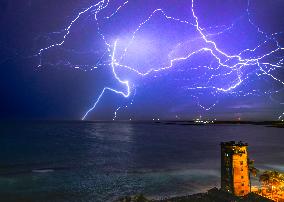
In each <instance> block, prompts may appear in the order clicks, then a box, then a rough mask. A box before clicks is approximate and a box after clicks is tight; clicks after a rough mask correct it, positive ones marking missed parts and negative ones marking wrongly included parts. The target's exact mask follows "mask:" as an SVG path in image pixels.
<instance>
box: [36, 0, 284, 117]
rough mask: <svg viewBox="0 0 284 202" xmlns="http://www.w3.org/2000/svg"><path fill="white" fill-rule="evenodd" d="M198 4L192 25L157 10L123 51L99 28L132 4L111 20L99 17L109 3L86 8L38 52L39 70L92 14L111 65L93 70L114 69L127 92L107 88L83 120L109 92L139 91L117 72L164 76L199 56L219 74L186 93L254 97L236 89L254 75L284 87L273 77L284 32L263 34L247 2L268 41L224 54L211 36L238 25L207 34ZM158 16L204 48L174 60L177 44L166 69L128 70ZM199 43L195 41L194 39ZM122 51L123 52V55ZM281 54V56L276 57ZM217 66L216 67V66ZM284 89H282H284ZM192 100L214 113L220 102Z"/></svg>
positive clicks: (282, 58) (125, 94) (279, 65)
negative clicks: (141, 36) (135, 47)
mask: <svg viewBox="0 0 284 202" xmlns="http://www.w3.org/2000/svg"><path fill="white" fill-rule="evenodd" d="M195 1H197V0H192V1H191V8H190V11H191V13H190V14H191V16H192V17H193V22H189V21H187V20H183V19H179V18H176V17H173V16H169V15H167V14H166V12H165V11H164V10H163V9H160V8H157V9H155V10H154V11H153V12H152V13H151V14H150V15H149V17H147V18H145V20H144V21H142V22H141V23H140V24H138V25H137V29H136V30H135V31H134V32H133V33H132V34H131V36H132V37H131V39H130V40H129V41H128V43H127V45H126V46H125V47H123V45H120V39H119V38H117V39H115V41H114V42H110V41H107V39H106V37H105V35H104V33H103V31H102V30H101V28H100V22H101V20H104V21H107V20H109V19H111V18H112V17H114V16H115V15H116V14H118V13H119V12H121V11H122V10H123V9H126V8H125V7H126V6H127V4H128V3H129V2H128V1H125V2H124V3H122V4H121V5H120V6H119V7H118V8H116V9H115V11H114V12H113V13H111V14H110V15H108V16H103V17H101V16H99V14H100V13H101V11H103V10H104V9H106V8H108V6H109V3H110V0H101V1H99V2H98V3H96V4H94V5H91V6H90V7H88V8H86V9H85V10H83V11H82V12H80V13H78V15H77V16H76V17H75V18H74V20H72V21H71V22H70V24H69V25H68V26H67V27H66V28H65V29H64V32H65V34H64V36H63V40H62V41H60V42H58V43H55V44H52V45H50V46H48V47H45V48H42V49H40V50H39V52H38V56H39V58H40V62H39V65H38V66H39V67H41V66H42V65H43V63H42V58H43V55H44V53H45V52H46V51H48V50H49V49H52V48H55V47H59V46H63V45H64V44H65V41H66V39H67V38H68V37H70V35H71V31H72V30H71V29H72V27H73V26H74V24H76V23H77V21H78V20H79V19H80V18H81V17H82V16H83V15H84V14H86V13H89V12H90V13H92V14H93V15H94V20H95V22H96V24H97V32H98V34H99V36H100V37H101V39H102V40H103V41H104V44H105V47H106V52H105V53H104V55H102V57H101V58H103V57H104V56H105V55H107V54H108V57H109V61H110V62H109V63H104V62H101V59H100V60H99V61H98V62H97V64H96V65H93V67H95V68H97V67H99V66H109V67H111V71H112V75H113V77H114V79H116V80H117V81H118V82H119V83H120V84H122V85H123V86H124V87H125V89H124V90H122V91H121V90H117V89H114V88H110V87H104V88H103V90H102V91H101V93H100V94H99V96H98V98H96V100H95V102H94V104H93V106H91V107H90V109H89V110H87V112H86V113H85V114H84V115H83V117H82V120H85V119H86V118H87V117H88V115H89V114H90V112H92V111H93V110H94V109H95V108H96V106H97V105H98V103H99V102H100V101H101V100H102V99H103V96H104V95H105V94H106V93H107V92H112V93H116V94H118V95H121V96H123V97H124V98H129V97H130V95H131V94H132V93H133V92H136V89H135V88H134V86H135V84H134V83H131V82H130V81H129V80H127V79H122V78H121V77H120V76H119V74H118V73H117V68H119V69H125V70H127V71H129V72H132V73H135V74H136V75H138V76H140V77H146V76H149V75H151V74H154V73H157V72H162V71H165V70H168V69H171V68H175V65H176V64H177V63H178V62H182V61H187V60H189V59H190V58H192V57H194V56H196V55H200V54H204V53H206V54H210V55H211V57H212V58H213V63H214V64H215V65H213V64H210V65H209V66H206V68H207V69H208V70H211V71H216V72H217V73H216V74H211V75H210V76H209V77H208V80H207V83H206V85H204V84H202V85H199V84H198V83H197V84H195V85H194V86H190V87H188V88H187V90H189V91H193V90H194V91H200V90H206V89H209V90H211V92H212V94H213V95H215V94H221V93H227V94H236V95H238V96H240V95H241V96H248V95H255V94H257V92H256V90H251V91H250V92H248V93H247V92H246V93H244V92H242V91H241V90H239V91H237V89H238V88H239V87H240V86H241V85H242V84H243V83H244V82H245V81H246V80H248V79H249V78H250V76H251V75H252V74H253V75H257V76H258V77H264V76H265V77H268V78H269V79H271V80H273V81H275V82H277V83H279V84H280V85H283V87H284V81H282V80H281V78H277V76H275V75H274V74H273V72H274V71H275V70H277V69H279V68H283V63H284V53H281V51H284V48H283V47H282V46H281V45H280V43H279V42H278V41H277V39H276V38H277V36H278V35H281V34H282V32H277V33H273V34H268V33H265V32H264V31H263V30H261V29H260V28H259V27H258V26H257V25H256V24H255V23H254V22H253V20H252V19H251V13H250V9H249V7H250V1H249V0H248V5H247V9H246V16H245V17H247V20H248V22H249V23H250V24H251V25H252V26H253V27H254V28H255V30H256V32H257V33H258V34H260V35H262V36H264V37H265V38H266V40H265V41H261V42H260V43H259V44H258V45H256V46H255V47H252V48H247V49H244V50H242V51H241V52H239V53H237V54H229V53H226V51H224V50H222V49H221V48H219V46H218V44H217V43H216V42H215V41H214V40H212V39H211V37H212V36H222V34H224V33H226V32H228V31H229V30H231V29H232V28H233V27H234V26H235V24H236V23H235V22H234V23H232V24H231V25H229V26H221V27H219V28H222V30H221V31H218V32H215V33H214V32H211V33H208V32H209V31H208V30H211V29H212V28H210V27H209V28H203V27H201V25H200V21H199V18H198V16H197V14H196V10H195ZM155 15H162V16H163V17H164V18H165V20H167V21H172V22H174V23H180V24H184V25H187V26H189V27H191V28H194V30H195V31H196V32H197V33H198V40H202V43H203V44H204V45H203V46H202V47H201V48H198V49H197V50H194V51H189V52H187V54H186V55H183V56H172V55H175V54H174V53H175V49H177V48H180V47H182V46H183V45H184V43H187V42H184V43H179V44H176V46H175V47H174V49H173V50H172V51H171V52H169V54H168V64H167V65H163V66H161V67H155V68H150V69H148V70H146V71H141V70H140V68H139V64H137V66H136V67H133V66H129V65H126V64H124V63H123V62H122V61H123V59H124V58H125V57H126V56H127V54H128V50H129V47H130V46H131V45H132V44H133V42H134V41H135V39H136V36H137V33H138V32H139V31H140V30H141V29H142V28H143V27H144V26H145V25H146V24H147V23H148V22H149V21H150V20H151V19H152V18H153V16H155ZM241 18H243V16H241ZM193 40H196V39H193ZM269 42H272V43H274V44H275V47H274V49H272V50H269V51H265V52H263V53H261V54H259V52H257V51H258V50H259V49H261V48H262V47H263V46H265V45H266V44H267V43H269ZM121 49H122V51H120V50H121ZM247 53H255V55H254V56H252V54H250V55H247ZM276 54H278V56H277V57H276V56H274V55H276ZM279 54H280V55H281V56H280V57H279ZM269 57H273V58H274V60H273V62H268V61H267V60H265V59H267V58H269ZM216 64H217V65H216ZM74 67H75V68H79V69H80V68H81V67H80V66H78V65H74ZM247 67H253V68H254V70H253V71H251V72H250V73H245V71H243V70H244V69H245V68H247ZM220 69H224V70H226V71H223V72H222V73H219V72H218V71H219V70H220ZM230 75H237V78H236V79H235V80H232V81H230V83H228V84H227V85H225V86H222V87H220V86H218V85H214V82H212V81H213V80H214V79H215V78H223V77H225V76H230ZM283 87H282V88H283ZM274 92H276V91H272V92H264V94H269V95H271V94H272V93H274ZM192 97H193V98H194V99H196V101H197V104H198V105H199V106H200V107H201V108H202V109H204V110H211V109H212V108H213V107H214V106H215V105H217V104H218V101H217V102H215V103H214V104H212V105H211V106H210V107H205V106H203V105H202V104H200V101H199V97H198V96H195V95H192ZM132 103H133V100H132V101H131V104H132ZM127 106H128V105H125V106H124V107H126V108H127ZM121 108H123V106H120V107H118V108H117V110H116V111H115V112H114V117H113V120H115V119H116V118H117V113H118V111H119V110H120V109H121ZM283 116H284V114H282V115H280V116H279V119H281V118H282V117H283Z"/></svg>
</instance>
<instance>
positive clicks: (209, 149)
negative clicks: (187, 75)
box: [0, 122, 284, 202]
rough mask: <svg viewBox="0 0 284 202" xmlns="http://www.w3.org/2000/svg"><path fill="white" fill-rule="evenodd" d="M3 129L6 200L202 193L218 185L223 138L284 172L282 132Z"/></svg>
mask: <svg viewBox="0 0 284 202" xmlns="http://www.w3.org/2000/svg"><path fill="white" fill-rule="evenodd" d="M0 129H1V136H0V140H1V141H0V147H1V152H0V159H1V160H0V195H1V196H3V197H5V198H6V199H7V201H9V199H10V200H11V201H12V200H15V199H20V198H21V199H22V198H25V199H31V200H36V201H57V200H58V201H98V202H99V201H112V200H113V199H114V198H116V197H118V196H121V195H126V194H134V193H140V192H142V193H144V194H146V195H148V196H152V197H159V196H172V195H182V194H191V193H196V192H202V191H205V190H207V189H210V188H212V187H214V186H219V184H220V171H219V170H220V145H219V144H220V142H221V141H231V140H237V141H238V140H242V141H244V142H247V143H248V144H249V155H250V158H251V159H254V160H255V166H256V167H258V168H261V169H266V168H275V169H278V170H281V171H284V167H283V165H284V158H283V157H284V150H283V148H284V145H283V144H282V143H281V142H283V139H284V137H283V129H279V128H268V127H264V126H255V125H214V126H213V125H212V126H189V125H165V124H154V123H147V124H142V123H136V124H131V123H80V122H70V123H67V122H65V123H64V122H58V123H44V122H42V123H30V124H27V123H25V124H5V125H1V127H0ZM34 171H36V172H34ZM45 171H48V172H45Z"/></svg>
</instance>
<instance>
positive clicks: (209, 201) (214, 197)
mask: <svg viewBox="0 0 284 202" xmlns="http://www.w3.org/2000/svg"><path fill="white" fill-rule="evenodd" d="M117 202H272V200H270V199H267V198H264V197H262V196H259V195H257V194H254V193H250V194H248V195H247V196H244V197H236V196H233V195H232V194H229V193H227V192H224V191H222V190H220V189H217V188H213V189H210V190H209V191H208V192H206V193H199V194H193V195H188V196H180V197H174V198H166V199H158V200H157V199H155V200H154V199H152V200H150V199H147V198H145V197H144V196H143V195H137V196H132V197H130V196H126V197H122V198H120V199H118V200H117Z"/></svg>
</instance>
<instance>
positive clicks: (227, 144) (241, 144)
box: [221, 141, 248, 147]
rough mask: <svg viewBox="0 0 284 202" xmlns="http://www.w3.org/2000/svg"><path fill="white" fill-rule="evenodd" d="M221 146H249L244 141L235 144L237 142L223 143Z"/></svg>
mask: <svg viewBox="0 0 284 202" xmlns="http://www.w3.org/2000/svg"><path fill="white" fill-rule="evenodd" d="M221 145H222V146H239V147H242V146H248V144H247V143H243V142H242V141H239V142H235V141H229V142H221Z"/></svg>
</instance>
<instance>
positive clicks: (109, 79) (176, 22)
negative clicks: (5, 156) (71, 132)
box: [0, 0, 284, 120]
mask: <svg viewBox="0 0 284 202" xmlns="http://www.w3.org/2000/svg"><path fill="white" fill-rule="evenodd" d="M98 2H99V1H90V0H60V1H55V0H34V1H33V0H1V1H0V27H1V32H0V47H1V49H0V68H1V74H0V75H1V76H0V92H1V99H0V119H1V120H30V119H32V120H36V119H39V120H81V119H82V117H83V116H84V115H85V113H86V112H87V111H88V110H89V109H90V108H91V107H92V106H93V105H94V103H95V102H96V101H97V99H98V97H99V95H100V94H101V92H102V90H103V89H104V88H105V87H108V88H109V89H112V90H115V91H116V92H120V93H123V94H127V86H126V85H125V83H123V82H121V81H127V82H128V83H127V84H128V85H129V96H128V95H127V98H125V97H124V96H122V95H121V94H117V93H116V92H112V91H109V90H106V91H105V93H104V94H103V95H102V97H101V99H100V100H99V102H98V103H97V105H96V107H95V108H94V109H93V110H92V111H90V113H88V115H87V116H86V120H112V119H115V120H129V119H132V120H152V119H156V120H157V119H158V118H159V119H160V120H165V119H167V120H168V119H171V120H179V119H181V120H184V119H193V118H197V117H199V116H200V115H201V116H202V117H203V118H204V119H206V118H210V119H215V118H216V119H217V120H238V119H239V118H240V119H241V120H278V118H279V116H281V114H282V113H283V112H284V88H283V87H284V69H283V68H284V63H283V61H284V48H282V47H284V13H283V10H284V1H282V0H271V1H267V0H251V1H250V3H249V4H248V1H247V0H195V1H194V4H193V5H194V9H193V11H194V14H195V15H196V18H195V16H194V15H193V12H192V2H191V0H129V2H128V3H126V4H124V3H125V1H124V0H110V2H109V3H108V2H107V1H106V0H105V1H104V2H103V1H102V2H101V4H102V8H101V9H99V8H98V6H94V7H93V8H91V9H89V10H88V11H86V9H87V8H89V7H90V6H92V5H95V4H97V3H98ZM122 5H123V6H122ZM120 6H122V7H121V8H120V9H118V8H119V7H120ZM117 9H118V10H117ZM156 9H159V10H156ZM116 11H117V12H116ZM80 12H84V14H82V15H80V17H79V18H78V19H77V20H76V21H74V19H75V18H76V17H77V16H78V14H79V13H80ZM153 12H154V13H153ZM197 18H198V20H197ZM147 19H149V20H148V21H147V22H146V21H145V20H147ZM72 21H74V23H73V24H72V26H71V27H70V29H69V32H70V33H69V34H67V31H68V30H65V29H66V28H68V26H69V25H70V23H71V22H72ZM197 21H198V26H197V24H196V23H197ZM143 22H145V23H143ZM141 23H142V24H141ZM282 31H283V33H282ZM202 34H204V36H205V37H206V40H208V41H210V42H208V41H207V42H206V41H205V40H204V38H202ZM64 36H67V37H66V39H65V40H64ZM133 36H135V37H134V38H133ZM63 40H64V43H63V44H62V45H60V46H54V47H51V48H48V49H46V50H43V49H45V48H47V47H50V46H51V45H52V44H58V43H61V42H62V41H63ZM211 42H214V44H215V45H216V47H214V45H213V43H211ZM126 48H127V51H124V50H125V49H126ZM247 49H250V51H249V50H247ZM41 50H42V51H41ZM245 50H247V51H245ZM39 53H41V54H39ZM221 53H224V54H221ZM189 55H190V56H189ZM237 56H239V57H241V59H240V58H238V57H237ZM216 58H217V59H216ZM218 59H220V60H218ZM171 61H174V62H172V63H171ZM113 67H114V68H115V74H114V72H113ZM165 67H166V68H165ZM167 67H169V68H167ZM147 72H149V74H148V73H147ZM145 74H146V75H145ZM115 75H116V76H117V77H118V78H119V80H118V79H117V78H116V77H115Z"/></svg>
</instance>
